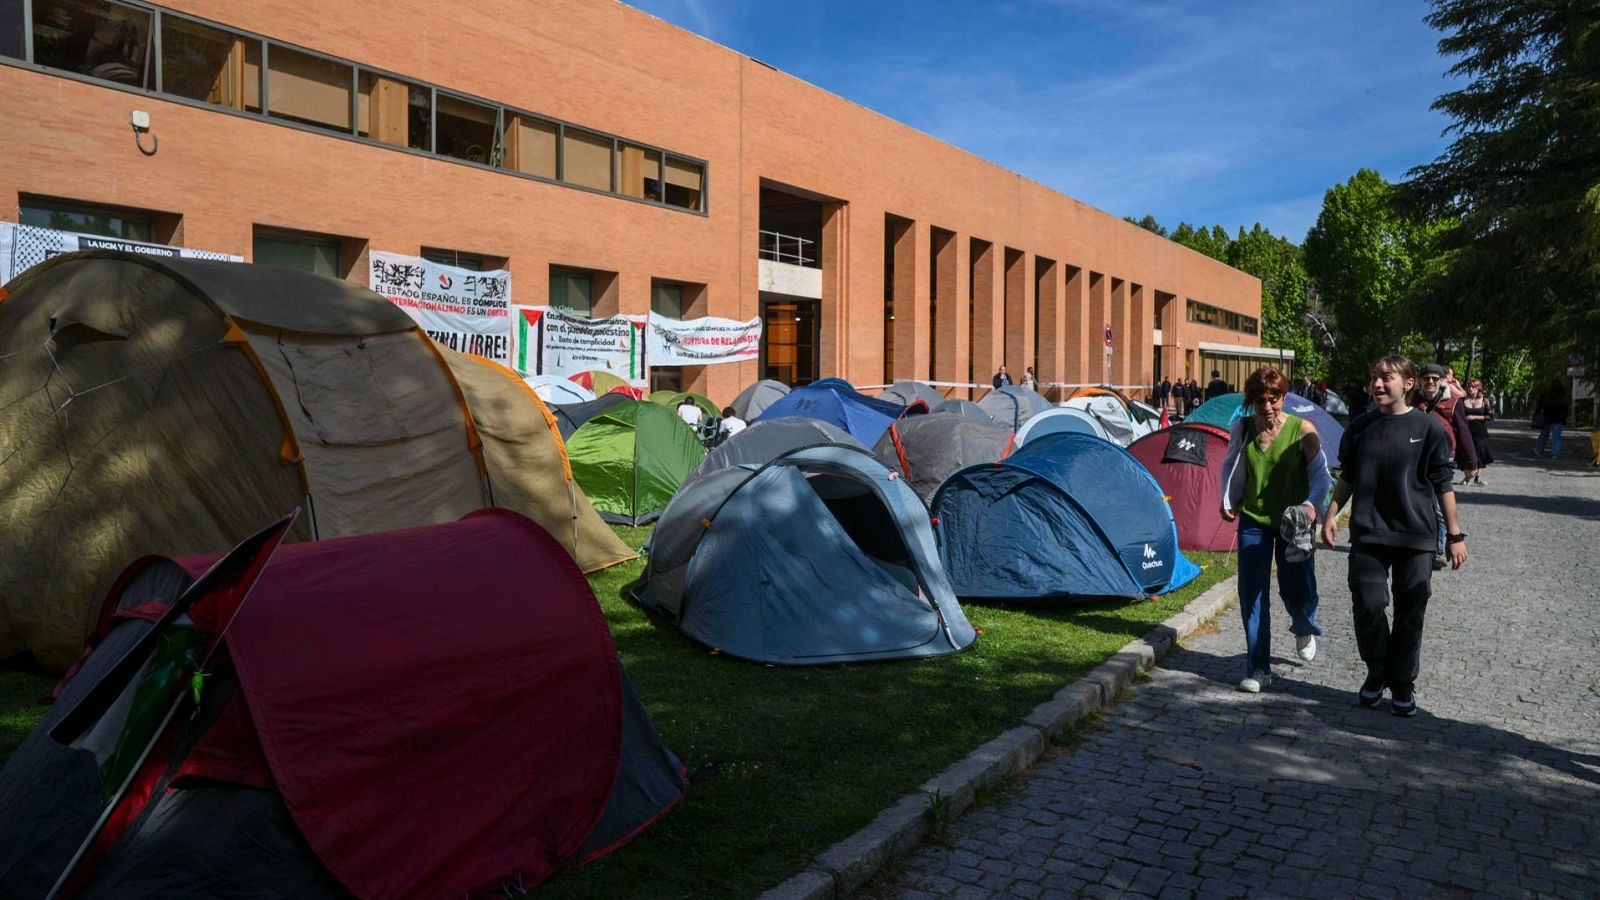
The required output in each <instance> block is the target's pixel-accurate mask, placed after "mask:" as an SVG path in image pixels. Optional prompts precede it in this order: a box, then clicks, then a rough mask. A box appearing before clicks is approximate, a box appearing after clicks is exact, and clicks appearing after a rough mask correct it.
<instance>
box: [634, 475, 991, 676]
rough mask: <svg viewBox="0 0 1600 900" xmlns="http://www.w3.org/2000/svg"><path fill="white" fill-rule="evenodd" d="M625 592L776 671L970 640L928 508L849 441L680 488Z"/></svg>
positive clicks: (708, 641) (944, 648) (700, 637)
mask: <svg viewBox="0 0 1600 900" xmlns="http://www.w3.org/2000/svg"><path fill="white" fill-rule="evenodd" d="M634 592H635V596H636V598H637V599H638V600H639V602H640V603H641V604H642V605H643V606H644V607H646V608H647V609H651V610H654V611H655V612H657V613H659V614H661V615H664V616H666V617H668V618H670V619H671V620H672V621H673V622H674V623H675V624H677V626H678V627H679V628H680V629H681V630H682V631H683V633H684V634H686V635H688V636H689V637H690V638H692V639H694V640H696V641H698V642H700V643H702V644H705V645H706V646H709V647H712V648H714V649H717V650H720V651H721V652H723V653H726V654H728V655H730V656H736V657H738V658H740V659H747V660H752V661H755V662H763V663H771V664H776V665H796V666H802V665H828V664H832V663H843V662H861V661H866V660H885V659H905V658H912V657H922V656H940V655H944V654H948V653H956V652H959V651H961V650H965V649H966V648H967V647H970V646H971V645H972V642H973V641H974V640H976V639H977V633H976V632H975V631H974V629H973V627H972V625H971V624H970V623H968V622H967V618H966V615H965V614H963V613H962V611H961V606H960V604H959V603H958V602H957V601H956V598H955V594H954V593H953V592H952V591H951V589H950V583H949V581H948V580H946V578H945V575H944V569H943V568H942V567H941V566H940V563H939V551H938V548H937V547H935V546H934V540H933V529H932V527H931V526H930V525H929V522H928V512H927V508H926V507H925V506H923V504H922V502H921V501H920V500H918V499H917V496H916V494H915V493H913V492H912V490H911V488H910V487H909V486H908V485H907V484H906V483H905V480H904V479H902V478H899V477H896V476H894V475H893V474H892V473H891V472H890V471H889V470H888V469H886V468H884V466H883V464H882V463H880V462H878V460H877V459H875V458H874V457H873V456H872V454H871V453H869V452H867V451H865V450H863V449H861V448H859V447H851V446H847V445H840V446H829V447H807V448H803V449H799V450H793V451H790V452H788V453H785V454H783V455H781V456H779V457H778V458H777V459H774V460H772V461H771V462H769V463H767V464H766V465H763V466H759V467H753V468H746V467H743V466H733V467H730V468H726V469H721V470H719V471H716V472H712V473H710V474H708V475H706V476H704V477H702V478H700V479H699V480H697V481H695V482H693V483H691V484H689V485H686V486H685V487H684V488H683V490H682V491H680V492H679V493H678V496H677V497H675V498H673V501H672V505H670V506H669V507H667V511H666V513H665V514H663V515H662V517H661V521H660V523H659V524H657V526H656V530H655V534H654V535H652V537H651V541H650V561H649V566H648V568H647V569H646V570H645V574H644V577H643V578H642V579H641V581H640V582H638V583H637V584H636V585H635V586H634Z"/></svg>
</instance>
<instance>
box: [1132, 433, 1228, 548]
mask: <svg viewBox="0 0 1600 900" xmlns="http://www.w3.org/2000/svg"><path fill="white" fill-rule="evenodd" d="M1128 452H1129V453H1132V454H1133V456H1134V458H1135V459H1137V460H1138V461H1139V462H1141V463H1143V464H1144V467H1145V468H1146V469H1149V470H1150V474H1152V475H1154V476H1155V477H1156V482H1157V483H1158V484H1160V485H1161V490H1162V491H1163V492H1164V493H1165V494H1166V495H1167V496H1168V497H1171V498H1172V501H1171V505H1172V518H1173V520H1174V521H1175V522H1177V524H1178V546H1179V547H1180V548H1181V549H1184V550H1232V549H1233V545H1234V541H1235V538H1236V533H1237V531H1238V528H1239V526H1238V523H1236V522H1228V521H1225V520H1224V519H1223V518H1222V512H1221V509H1222V494H1221V488H1220V487H1219V486H1218V483H1219V481H1220V479H1221V478H1222V462H1223V459H1224V457H1226V456H1227V455H1228V433H1227V432H1226V431H1224V430H1222V429H1221V428H1217V427H1215V426H1213V425H1173V426H1172V427H1170V428H1163V429H1161V430H1160V431H1154V432H1151V433H1150V434H1147V435H1145V436H1144V437H1142V438H1139V439H1138V440H1136V441H1134V442H1133V443H1132V444H1130V445H1128Z"/></svg>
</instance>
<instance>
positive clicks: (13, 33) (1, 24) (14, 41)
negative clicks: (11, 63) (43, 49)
mask: <svg viewBox="0 0 1600 900" xmlns="http://www.w3.org/2000/svg"><path fill="white" fill-rule="evenodd" d="M22 3H23V0H0V56H9V57H11V58H12V59H22V58H23V56H24V55H25V54H26V52H27V48H26V46H25V42H24V41H23V39H22V35H23V31H22Z"/></svg>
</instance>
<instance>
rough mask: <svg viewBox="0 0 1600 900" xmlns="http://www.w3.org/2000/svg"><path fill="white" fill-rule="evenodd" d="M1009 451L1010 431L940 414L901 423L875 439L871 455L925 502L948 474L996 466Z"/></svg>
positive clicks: (956, 416) (931, 497) (955, 416)
mask: <svg viewBox="0 0 1600 900" xmlns="http://www.w3.org/2000/svg"><path fill="white" fill-rule="evenodd" d="M897 438H898V440H899V443H898V444H896V443H895V441H896V439H897ZM1010 446H1011V430H1010V429H1009V428H1001V427H1000V426H998V425H995V424H993V423H991V424H988V425H985V424H982V423H979V422H973V421H971V420H969V419H966V418H963V417H961V416H958V415H947V414H942V413H941V414H936V415H931V416H915V417H913V418H910V419H906V420H905V421H903V422H901V423H899V424H898V425H897V426H895V428H893V429H891V430H890V431H888V432H886V433H885V434H884V436H883V437H881V438H879V439H878V445H877V446H876V447H874V448H873V449H872V452H873V455H875V456H877V457H878V459H879V461H881V462H882V463H883V464H884V465H885V466H888V467H889V468H890V469H892V470H895V471H898V472H899V473H900V474H901V476H903V477H904V478H905V479H906V482H907V483H908V484H910V485H911V489H912V490H914V491H916V492H917V496H918V497H921V498H922V501H923V502H924V503H926V502H928V501H930V500H932V499H933V495H934V492H936V491H938V490H939V485H941V484H944V480H945V479H946V478H948V477H950V475H951V473H953V472H955V471H956V470H958V469H962V468H965V467H967V466H971V465H977V464H978V463H985V462H995V461H997V460H999V459H1001V458H1002V457H1004V456H1005V455H1006V451H1007V450H1009V449H1010Z"/></svg>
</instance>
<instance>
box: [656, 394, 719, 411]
mask: <svg viewBox="0 0 1600 900" xmlns="http://www.w3.org/2000/svg"><path fill="white" fill-rule="evenodd" d="M645 399H646V400H649V401H650V402H651V403H654V404H656V405H658V406H665V407H666V408H667V409H677V408H678V407H679V406H680V405H682V403H683V401H684V400H689V401H691V402H693V403H694V405H695V406H698V407H700V411H701V412H703V413H705V414H706V415H708V416H720V415H722V410H721V409H719V408H717V404H716V403H714V402H713V401H712V400H711V398H710V397H707V396H706V395H705V394H699V393H696V392H694V391H655V392H653V393H652V394H651V395H650V396H648V397H646V398H645Z"/></svg>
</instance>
